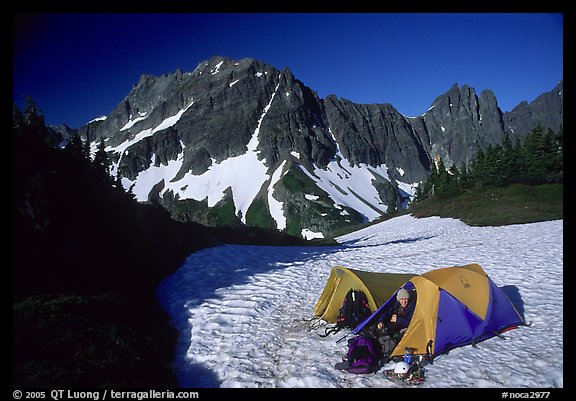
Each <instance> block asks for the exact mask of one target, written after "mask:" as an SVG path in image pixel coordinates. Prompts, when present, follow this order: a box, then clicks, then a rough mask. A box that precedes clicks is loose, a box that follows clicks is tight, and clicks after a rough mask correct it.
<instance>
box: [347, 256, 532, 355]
mask: <svg viewBox="0 0 576 401" xmlns="http://www.w3.org/2000/svg"><path fill="white" fill-rule="evenodd" d="M400 287H403V288H405V289H406V290H408V291H415V293H416V294H417V298H416V305H415V308H414V315H413V316H412V319H411V321H410V324H409V325H408V328H407V330H406V333H405V334H404V336H403V337H402V339H401V340H400V342H399V343H398V344H397V345H396V347H395V348H394V350H393V351H392V353H391V354H390V356H392V357H394V356H401V355H403V354H404V353H405V352H406V351H405V350H406V348H407V347H410V348H412V349H413V350H414V353H415V354H431V355H433V356H437V355H440V354H443V353H445V352H447V351H449V350H451V349H453V348H456V347H461V346H463V345H468V344H475V343H478V342H480V341H483V340H486V339H488V338H491V337H494V336H495V335H498V334H499V333H502V332H503V331H506V330H508V329H510V328H513V327H517V326H520V325H524V324H525V323H524V320H523V318H522V316H521V315H520V313H519V312H518V311H517V310H516V308H515V306H514V305H513V304H512V303H511V302H510V300H509V299H508V297H507V296H506V294H505V293H504V292H503V291H502V289H501V288H499V287H498V286H496V284H495V283H494V282H493V281H492V280H491V279H490V278H489V277H488V275H487V274H486V272H485V271H484V269H483V268H482V267H481V266H480V265H479V264H477V263H471V264H468V265H463V266H452V267H445V268H441V269H436V270H431V271H429V272H426V273H424V274H421V275H415V276H414V277H412V278H409V280H408V282H405V284H400V285H399V286H397V287H396V289H395V290H394V291H393V293H395V292H396V290H398V289H399V288H400ZM394 302H396V301H395V299H390V301H389V302H386V301H384V303H383V304H382V305H381V306H380V307H379V308H378V310H376V311H375V312H374V313H373V314H372V316H370V317H369V318H367V319H366V320H365V321H364V322H362V323H360V324H359V325H358V326H357V327H356V328H355V329H354V330H353V332H354V333H356V334H357V333H359V332H361V331H362V330H363V329H364V328H365V327H370V325H373V324H374V323H375V322H377V321H378V319H379V318H380V317H381V316H382V315H383V314H384V313H385V312H386V310H388V308H390V307H393V306H394Z"/></svg>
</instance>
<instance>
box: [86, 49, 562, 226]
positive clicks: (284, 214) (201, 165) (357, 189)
mask: <svg viewBox="0 0 576 401" xmlns="http://www.w3.org/2000/svg"><path fill="white" fill-rule="evenodd" d="M561 84H562V83H560V84H559V86H558V87H556V88H555V89H554V90H553V91H552V92H549V93H546V94H543V95H542V96H541V97H539V98H538V99H536V100H535V101H534V102H532V103H531V104H526V105H519V107H518V108H517V109H514V110H513V111H512V112H510V113H504V114H503V113H502V112H501V111H500V109H499V108H498V103H497V99H496V97H495V95H494V93H492V91H490V90H484V91H482V93H481V94H480V95H479V96H478V95H477V94H476V91H475V89H474V88H473V87H469V86H468V85H467V84H464V85H462V86H458V84H457V83H455V84H454V85H452V86H451V87H450V88H449V89H448V91H446V92H445V93H444V94H441V95H440V96H438V97H437V98H436V99H435V100H434V102H432V106H431V108H430V109H429V110H428V111H426V112H425V113H424V114H422V115H421V116H419V117H406V116H403V115H401V114H400V113H399V112H398V111H397V110H396V109H395V108H394V106H393V105H391V104H358V103H354V102H352V101H350V100H347V99H344V98H339V97H338V96H336V95H330V96H327V97H326V98H325V99H321V98H320V97H319V96H318V94H317V93H316V92H315V91H314V90H313V89H311V88H309V87H307V86H306V85H305V84H304V83H303V82H301V81H299V80H298V79H297V78H296V77H295V76H294V74H293V73H292V72H291V71H290V69H289V68H287V67H285V68H283V69H282V70H279V69H277V68H275V67H274V66H271V65H269V64H266V63H264V62H261V61H259V60H256V59H252V58H244V59H241V60H232V59H229V58H226V57H220V56H218V57H212V58H210V59H209V60H205V61H202V62H201V63H199V64H198V65H197V66H196V68H195V69H194V71H192V72H182V71H180V70H177V71H175V72H173V73H170V74H164V75H162V76H151V75H147V74H144V75H142V76H141V77H140V80H139V81H138V83H137V84H136V85H135V86H134V87H133V88H132V90H131V91H130V93H129V94H128V95H127V96H126V98H124V99H123V100H122V101H121V102H120V103H119V104H118V105H117V106H116V107H115V108H114V110H113V111H112V112H111V113H110V115H108V116H107V118H106V119H101V120H98V121H94V122H91V123H90V124H88V125H86V126H85V127H82V128H81V129H80V134H81V135H82V136H84V137H89V138H90V140H91V141H98V140H99V139H100V138H105V139H106V145H107V149H108V151H109V154H110V156H111V158H112V160H113V174H115V175H119V176H120V177H122V180H123V185H124V186H125V188H127V189H128V188H132V189H133V191H134V193H135V194H136V196H137V198H138V199H139V200H142V201H153V202H158V203H160V204H162V205H164V206H165V207H166V208H167V209H168V210H169V211H170V212H171V213H172V215H173V217H174V218H176V219H179V220H193V221H198V222H201V223H204V224H220V223H215V222H218V221H228V222H229V224H232V223H230V222H235V223H234V224H236V223H237V224H240V223H241V222H242V223H246V224H255V225H261V226H268V227H276V228H278V229H280V230H288V231H289V232H290V233H292V234H297V235H305V234H304V233H308V234H309V233H310V232H314V233H317V234H318V235H321V234H320V233H322V232H329V231H331V230H333V229H335V228H337V227H342V226H345V225H348V224H355V223H359V222H362V221H366V220H372V219H374V218H376V217H378V216H380V215H381V214H382V213H384V212H385V211H386V210H387V207H388V205H391V204H392V205H396V206H398V207H401V206H402V205H405V204H406V202H407V201H408V200H409V199H410V198H411V197H412V196H413V194H414V191H415V187H416V186H417V185H418V183H419V182H421V181H423V180H425V179H426V177H427V175H428V172H429V170H430V164H431V163H432V162H433V161H438V160H440V159H441V160H442V161H443V162H444V165H445V166H447V167H449V166H451V165H452V164H456V165H457V166H458V167H460V166H461V164H462V163H468V162H469V161H470V160H472V158H473V157H474V156H475V154H476V152H477V151H478V150H479V149H483V148H485V147H486V146H488V145H490V144H492V145H494V144H499V143H500V142H501V140H502V138H503V137H504V135H505V134H507V133H508V134H510V133H512V134H515V135H519V136H522V135H526V134H527V133H528V132H529V131H530V130H531V129H532V128H533V127H534V126H535V124H536V123H537V122H540V123H542V124H543V125H545V126H550V127H552V128H553V129H555V128H557V127H558V126H559V125H560V124H561V122H562V101H563V98H562V86H561ZM215 215H218V217H214V216H215ZM301 230H302V231H301ZM306 230H307V231H306ZM308 234H306V235H308Z"/></svg>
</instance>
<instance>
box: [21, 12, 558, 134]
mask: <svg viewBox="0 0 576 401" xmlns="http://www.w3.org/2000/svg"><path fill="white" fill-rule="evenodd" d="M13 33H14V35H13V100H15V101H16V103H17V104H18V105H19V106H20V107H22V105H23V104H24V96H30V97H32V99H34V100H35V101H36V103H37V104H38V106H39V107H40V109H41V110H42V111H43V112H44V116H45V118H46V121H47V123H48V124H63V123H65V124H67V125H69V126H71V127H74V128H78V127H80V126H82V125H83V124H85V123H87V122H88V121H89V120H91V119H93V118H96V117H99V116H102V115H107V114H109V113H110V112H111V111H112V109H113V108H114V107H115V106H116V105H117V104H118V103H120V102H121V101H122V99H124V97H126V96H127V95H128V93H129V92H130V90H131V89H132V86H133V85H134V84H135V83H136V82H138V80H139V78H140V75H141V74H144V73H146V74H153V75H162V74H165V73H171V72H174V71H175V70H176V69H178V68H179V69H181V70H182V71H192V70H193V69H194V68H195V67H196V65H197V64H198V63H200V62H201V61H203V60H206V59H208V58H210V57H212V56H226V57H230V58H232V59H240V58H244V57H252V58H256V59H259V60H261V61H264V62H267V63H269V64H272V65H273V66H275V67H276V68H278V69H282V68H284V67H289V68H290V69H291V70H292V72H293V73H294V75H295V76H296V78H297V79H299V80H301V81H302V82H304V84H306V85H307V86H309V87H310V88H311V89H313V90H314V91H316V92H317V93H318V94H319V96H321V97H326V96H327V95H329V94H336V95H337V96H339V97H344V98H347V99H350V100H352V101H354V102H357V103H391V104H392V105H393V106H394V107H395V108H396V109H397V110H398V111H399V112H400V113H402V114H405V115H409V116H414V115H419V114H422V113H423V112H425V111H426V110H427V109H428V107H429V106H430V105H431V103H432V101H433V100H434V99H435V98H436V97H437V96H438V95H440V94H442V93H444V92H446V91H447V90H448V89H449V88H450V86H451V85H452V84H454V83H458V85H463V84H468V85H469V86H471V87H473V88H475V89H476V92H477V94H480V92H481V91H482V90H484V89H491V90H493V91H494V94H495V95H496V97H497V99H498V104H499V106H500V108H501V109H502V111H510V110H511V109H512V108H513V107H514V106H516V105H517V104H518V103H520V102H521V101H522V100H526V101H528V102H531V101H533V100H534V99H535V98H536V97H537V96H538V95H540V94H542V93H543V92H546V91H549V90H551V89H552V88H553V87H554V86H555V85H556V84H557V83H558V82H559V81H560V80H562V79H563V15H562V14H540V13H502V14H498V13H486V14H475V13H465V14H457V13H447V14H436V13H421V14H420V13H407V14H390V13H382V14H359V13H354V14H344V13H334V14H322V13H312V14H288V13H272V14H242V13H234V14H223V13H215V14H146V13H144V14H94V13H85V14H74V13H67V14H15V15H13Z"/></svg>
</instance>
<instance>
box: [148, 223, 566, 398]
mask: <svg viewBox="0 0 576 401" xmlns="http://www.w3.org/2000/svg"><path fill="white" fill-rule="evenodd" d="M338 242H339V243H340V244H341V246H337V247H267V246H239V245H238V246H236V245H223V246H219V247H215V248H210V249H205V250H202V251H200V252H196V253H194V254H192V255H191V256H190V257H188V259H187V260H186V261H185V263H184V264H183V265H182V266H181V268H180V269H179V270H178V271H177V272H176V273H175V274H174V275H172V276H171V277H169V278H167V279H166V280H165V281H164V282H163V283H162V284H161V286H160V289H159V297H160V300H161V301H162V302H163V304H164V307H165V308H166V310H167V311H168V313H169V314H170V316H171V317H172V320H173V323H174V325H175V326H176V328H177V329H178V331H179V334H180V340H179V346H178V349H177V350H176V355H175V361H174V363H175V366H174V368H175V370H176V372H177V374H178V377H179V380H180V385H181V386H182V387H402V386H404V385H403V384H401V383H396V382H392V381H390V380H388V379H386V378H385V377H384V376H383V374H382V372H378V373H376V374H372V375H353V374H350V373H347V372H341V371H337V370H335V369H334V364H335V363H336V362H339V361H340V360H341V359H342V357H343V356H344V354H345V351H346V341H342V342H340V343H338V344H337V343H336V341H337V340H338V339H340V338H341V337H343V336H344V335H345V334H347V333H346V332H340V333H339V334H338V335H336V336H329V337H326V338H322V337H320V336H319V334H320V333H323V331H324V328H325V324H324V325H322V326H321V327H319V328H316V329H314V330H309V325H308V323H307V321H306V319H310V318H312V317H313V314H314V306H315V304H316V302H317V300H318V298H319V297H320V294H321V292H322V290H323V288H324V285H325V284H326V280H327V279H328V275H329V273H330V269H331V268H332V266H334V265H342V266H346V267H350V268H354V269H359V270H366V271H377V272H400V273H417V274H419V273H424V272H426V271H429V270H432V269H435V268H442V267H448V266H454V265H463V264H467V263H479V264H480V265H482V266H483V267H484V269H485V270H486V272H487V273H488V275H489V276H490V277H491V278H492V280H493V281H494V282H495V283H496V284H497V285H498V286H500V287H502V288H503V290H504V291H505V293H506V294H507V295H508V297H509V298H510V299H511V301H512V302H513V303H514V304H515V305H516V307H517V308H518V309H519V310H520V312H521V313H523V314H524V317H525V320H526V321H527V322H528V323H529V324H531V325H530V326H527V327H520V328H518V329H517V330H512V331H509V332H507V333H505V340H504V339H502V338H498V337H495V338H492V339H489V340H487V341H484V342H482V343H480V344H479V345H478V346H477V347H472V346H466V347H462V348H458V349H455V350H452V351H450V352H449V353H447V354H445V355H442V356H440V357H439V358H437V359H436V361H435V362H434V364H432V365H428V366H427V371H426V374H427V380H426V382H425V383H423V384H422V385H420V387H502V388H513V387H563V320H564V319H563V221H562V220H557V221H551V222H542V223H534V224H522V225H510V226H503V227H470V226H468V225H466V224H464V223H462V222H461V221H459V220H455V219H445V218H438V217H430V218H424V219H416V218H413V217H411V216H401V217H397V218H394V219H391V220H388V221H386V222H383V223H379V224H377V225H373V226H371V227H368V228H365V229H363V230H360V231H357V232H355V233H352V234H348V235H345V236H342V237H340V238H338Z"/></svg>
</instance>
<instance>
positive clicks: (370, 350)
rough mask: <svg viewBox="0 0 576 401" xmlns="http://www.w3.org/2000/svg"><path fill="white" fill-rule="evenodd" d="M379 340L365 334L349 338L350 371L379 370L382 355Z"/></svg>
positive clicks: (347, 355)
mask: <svg viewBox="0 0 576 401" xmlns="http://www.w3.org/2000/svg"><path fill="white" fill-rule="evenodd" d="M379 346H380V344H379V343H378V341H376V340H374V339H372V338H369V337H364V336H356V337H354V338H351V339H349V340H348V352H347V353H346V360H347V368H346V370H347V371H348V372H350V373H357V374H366V373H372V372H375V371H376V370H378V368H379V360H380V358H381V357H382V352H381V351H380V347H379Z"/></svg>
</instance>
